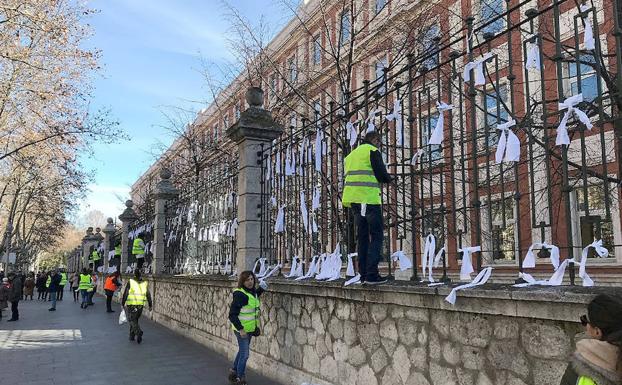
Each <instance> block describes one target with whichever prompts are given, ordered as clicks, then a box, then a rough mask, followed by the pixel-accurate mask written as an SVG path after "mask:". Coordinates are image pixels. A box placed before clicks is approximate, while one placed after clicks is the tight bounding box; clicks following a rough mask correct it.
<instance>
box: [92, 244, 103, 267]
mask: <svg viewBox="0 0 622 385" xmlns="http://www.w3.org/2000/svg"><path fill="white" fill-rule="evenodd" d="M101 259H102V257H101V255H99V252H98V251H97V249H95V248H94V249H93V251H92V252H91V261H93V262H92V263H93V270H94V271H97V266H98V265H99V261H100V260H101Z"/></svg>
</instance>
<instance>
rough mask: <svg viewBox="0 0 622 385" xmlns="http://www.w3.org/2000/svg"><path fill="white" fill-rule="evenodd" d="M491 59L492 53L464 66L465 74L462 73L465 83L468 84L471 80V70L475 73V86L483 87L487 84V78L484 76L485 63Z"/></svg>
mask: <svg viewBox="0 0 622 385" xmlns="http://www.w3.org/2000/svg"><path fill="white" fill-rule="evenodd" d="M491 57H492V53H491V52H487V53H486V54H485V55H484V56H482V57H481V58H479V59H477V60H473V61H472V62H468V63H467V64H466V65H465V66H464V72H463V73H462V77H463V78H464V81H465V82H466V83H468V82H469V81H470V80H471V70H473V72H474V73H475V85H476V86H481V85H484V84H486V77H485V76H484V63H485V62H486V60H488V59H490V58H491Z"/></svg>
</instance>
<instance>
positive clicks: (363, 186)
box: [341, 131, 391, 285]
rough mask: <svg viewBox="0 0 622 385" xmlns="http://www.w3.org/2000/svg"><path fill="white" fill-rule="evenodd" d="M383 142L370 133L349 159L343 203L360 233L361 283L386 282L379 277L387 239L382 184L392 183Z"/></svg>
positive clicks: (374, 133)
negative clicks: (385, 163)
mask: <svg viewBox="0 0 622 385" xmlns="http://www.w3.org/2000/svg"><path fill="white" fill-rule="evenodd" d="M381 145H382V138H381V137H380V134H379V133H378V132H376V131H371V132H368V133H367V134H366V135H365V138H364V139H363V142H362V143H361V144H360V145H359V146H357V147H356V148H355V149H354V150H353V151H352V152H351V153H350V154H348V156H346V158H345V176H346V179H345V184H344V189H343V196H342V198H341V202H342V203H343V207H351V209H352V211H353V213H354V216H355V218H356V227H357V232H358V241H357V243H358V245H357V248H358V250H357V251H358V265H359V273H360V274H361V283H368V284H370V285H376V284H380V283H384V282H386V279H385V278H383V277H381V276H380V274H379V273H378V264H379V263H380V260H381V253H382V242H383V238H384V232H383V225H382V197H381V193H382V190H381V187H380V184H381V183H389V182H391V176H390V175H389V174H388V173H387V169H386V167H385V165H384V162H383V161H382V154H381V153H380V147H381Z"/></svg>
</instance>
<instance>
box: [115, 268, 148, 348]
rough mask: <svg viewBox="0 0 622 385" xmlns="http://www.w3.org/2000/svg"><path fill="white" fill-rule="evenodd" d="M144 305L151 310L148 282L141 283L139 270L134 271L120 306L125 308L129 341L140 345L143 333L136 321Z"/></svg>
mask: <svg viewBox="0 0 622 385" xmlns="http://www.w3.org/2000/svg"><path fill="white" fill-rule="evenodd" d="M145 303H149V311H151V309H152V308H153V304H152V302H151V293H150V292H149V282H147V281H143V279H142V277H141V274H140V270H139V269H136V270H134V278H130V280H129V281H128V283H127V285H125V290H124V292H123V297H122V299H121V305H122V306H123V307H124V308H125V313H126V315H127V320H128V322H129V324H130V341H134V337H136V342H138V343H141V342H142V341H143V331H142V330H141V329H140V325H139V324H138V319H139V318H140V316H141V315H142V314H143V308H144V307H145Z"/></svg>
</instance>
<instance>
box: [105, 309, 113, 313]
mask: <svg viewBox="0 0 622 385" xmlns="http://www.w3.org/2000/svg"><path fill="white" fill-rule="evenodd" d="M106 313H114V310H106Z"/></svg>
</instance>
